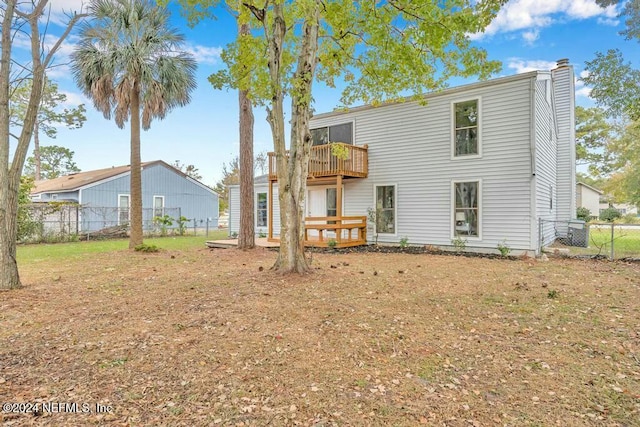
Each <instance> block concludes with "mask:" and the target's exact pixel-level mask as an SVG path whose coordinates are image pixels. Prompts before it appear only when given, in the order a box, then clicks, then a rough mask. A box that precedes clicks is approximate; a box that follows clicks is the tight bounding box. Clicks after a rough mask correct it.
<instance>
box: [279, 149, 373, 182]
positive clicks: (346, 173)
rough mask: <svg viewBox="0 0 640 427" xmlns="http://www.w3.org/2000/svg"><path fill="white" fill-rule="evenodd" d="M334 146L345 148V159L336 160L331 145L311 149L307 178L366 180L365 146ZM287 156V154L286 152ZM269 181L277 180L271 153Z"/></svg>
mask: <svg viewBox="0 0 640 427" xmlns="http://www.w3.org/2000/svg"><path fill="white" fill-rule="evenodd" d="M336 144H337V145H340V146H342V147H345V149H346V153H347V156H346V158H345V159H341V158H338V157H336V156H335V155H333V154H332V153H331V144H325V145H316V146H313V147H311V153H310V155H309V175H308V178H326V177H335V176H343V177H347V178H348V177H351V178H366V177H367V174H368V171H369V157H368V151H367V146H366V145H364V146H358V145H351V144H343V143H336ZM288 155H289V152H287V156H288ZM269 180H271V181H277V180H278V169H277V165H276V154H275V153H273V152H271V153H269Z"/></svg>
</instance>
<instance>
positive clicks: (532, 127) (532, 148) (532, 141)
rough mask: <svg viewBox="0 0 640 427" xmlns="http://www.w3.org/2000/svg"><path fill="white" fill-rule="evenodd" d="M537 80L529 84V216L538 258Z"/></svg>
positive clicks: (531, 237) (530, 232)
mask: <svg viewBox="0 0 640 427" xmlns="http://www.w3.org/2000/svg"><path fill="white" fill-rule="evenodd" d="M536 81H537V79H536V78H532V79H531V81H530V84H529V105H530V108H531V120H530V124H529V154H530V156H531V158H530V163H529V166H530V168H531V169H530V173H531V175H530V178H529V179H530V188H529V191H530V193H531V196H530V198H531V202H530V209H531V215H530V216H529V221H530V223H529V242H530V244H529V245H530V247H531V249H532V250H533V252H534V253H535V255H536V256H538V255H540V247H541V242H538V240H539V236H540V232H539V230H538V215H537V211H538V209H537V205H536V201H537V200H536V196H537V191H536V97H535V94H536Z"/></svg>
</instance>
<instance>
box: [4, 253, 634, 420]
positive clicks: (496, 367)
mask: <svg viewBox="0 0 640 427" xmlns="http://www.w3.org/2000/svg"><path fill="white" fill-rule="evenodd" d="M275 257H276V253H275V252H272V251H268V250H265V249H257V250H254V251H249V252H241V251H237V250H235V249H213V250H209V249H198V250H189V251H184V252H170V251H163V252H160V253H157V254H140V253H131V252H128V251H119V252H114V253H111V254H108V255H104V254H102V255H99V254H98V255H92V254H88V255H87V256H85V257H83V258H81V259H77V260H70V261H69V262H66V263H64V264H61V265H60V264H53V263H48V262H46V261H43V262H38V263H35V264H33V265H24V266H22V278H23V281H24V283H25V285H26V286H25V287H24V288H23V289H20V290H17V291H10V292H2V293H0V402H3V403H4V402H16V403H22V405H18V404H15V405H9V406H3V411H2V413H0V421H1V422H2V423H3V425H5V426H18V425H20V426H23V425H26V426H28V425H47V426H66V425H68V426H79V425H114V426H156V425H170V426H207V425H224V426H265V425H273V426H280V425H302V426H333V425H339V426H378V425H380V426H381V425H393V426H413V425H420V424H422V425H434V426H494V425H501V426H502V425H504V426H527V425H530V426H551V425H558V426H582V425H598V426H638V425H640V265H639V264H625V263H610V262H605V261H594V260H551V261H548V262H539V261H536V260H532V259H516V260H507V259H483V258H467V257H463V256H450V255H449V256H445V255H432V254H393V253H392V254H384V253H383V254H381V253H340V254H333V253H314V254H313V261H312V262H313V263H312V265H313V267H314V273H313V274H309V275H306V276H303V277H299V276H280V275H278V274H275V273H274V272H272V271H270V269H269V267H270V266H271V265H272V264H273V262H274V260H275ZM21 411H22V412H28V413H26V414H19V413H17V412H21Z"/></svg>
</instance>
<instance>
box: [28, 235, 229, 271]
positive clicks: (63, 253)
mask: <svg viewBox="0 0 640 427" xmlns="http://www.w3.org/2000/svg"><path fill="white" fill-rule="evenodd" d="M227 234H228V233H227V231H226V230H214V231H210V232H209V237H206V236H167V237H154V238H146V239H144V242H145V243H147V244H149V245H156V246H158V247H159V248H162V249H168V250H186V249H195V248H202V247H204V243H205V242H206V241H207V240H216V239H224V238H226V237H227ZM128 247H129V240H128V239H116V240H100V241H89V242H71V243H51V244H46V243H41V244H33V245H20V246H18V262H19V263H33V262H41V261H47V260H48V261H52V260H81V259H83V258H85V257H86V256H87V255H89V254H100V253H107V252H114V251H125V250H127V249H128Z"/></svg>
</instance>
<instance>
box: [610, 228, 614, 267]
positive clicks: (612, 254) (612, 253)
mask: <svg viewBox="0 0 640 427" xmlns="http://www.w3.org/2000/svg"><path fill="white" fill-rule="evenodd" d="M613 231H614V224H613V222H612V223H611V258H610V259H611V261H613V260H614V251H613Z"/></svg>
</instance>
